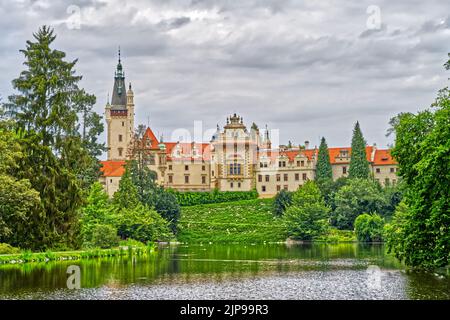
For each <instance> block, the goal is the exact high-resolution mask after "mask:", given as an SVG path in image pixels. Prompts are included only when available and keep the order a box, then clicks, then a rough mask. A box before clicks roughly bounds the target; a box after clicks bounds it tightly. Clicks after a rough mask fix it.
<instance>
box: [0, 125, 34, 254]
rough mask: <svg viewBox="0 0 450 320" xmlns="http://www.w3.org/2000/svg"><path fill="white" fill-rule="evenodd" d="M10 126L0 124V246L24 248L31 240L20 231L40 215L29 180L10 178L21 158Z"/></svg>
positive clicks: (17, 141) (16, 137)
mask: <svg viewBox="0 0 450 320" xmlns="http://www.w3.org/2000/svg"><path fill="white" fill-rule="evenodd" d="M11 126H12V123H11V122H10V121H4V120H0V136H1V137H2V138H1V139H0V242H7V243H10V244H13V245H20V246H22V247H25V242H26V243H28V241H29V240H28V239H29V238H31V236H30V234H28V233H27V232H24V230H26V229H27V225H28V224H29V223H30V221H32V219H33V218H34V217H35V216H39V215H40V213H41V207H40V198H39V193H38V192H37V191H36V190H34V189H33V188H32V187H31V184H30V181H29V180H27V179H16V178H14V177H13V176H12V175H11V173H12V172H13V171H14V170H16V169H17V168H18V167H19V166H18V161H19V160H20V159H21V158H23V153H22V148H21V146H20V140H19V139H18V136H17V135H16V134H15V133H14V132H12V131H11V130H10V127H11Z"/></svg>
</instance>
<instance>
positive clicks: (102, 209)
mask: <svg viewBox="0 0 450 320" xmlns="http://www.w3.org/2000/svg"><path fill="white" fill-rule="evenodd" d="M99 225H102V226H105V225H109V226H114V225H115V216H114V214H113V206H112V205H111V203H110V200H109V197H108V195H107V194H106V192H105V191H104V190H103V186H102V185H101V184H100V183H99V182H95V183H94V184H92V186H91V188H90V190H89V195H88V197H87V200H86V204H85V206H84V207H83V209H82V214H81V236H82V239H83V246H85V247H91V246H96V244H95V242H96V240H94V231H95V230H96V228H97V226H99ZM103 229H105V228H103ZM103 229H102V230H101V232H100V231H99V232H100V234H103V235H104V234H105V232H106V231H105V230H103ZM115 233H116V236H117V230H116V231H115ZM97 240H98V239H97ZM97 245H98V244H97Z"/></svg>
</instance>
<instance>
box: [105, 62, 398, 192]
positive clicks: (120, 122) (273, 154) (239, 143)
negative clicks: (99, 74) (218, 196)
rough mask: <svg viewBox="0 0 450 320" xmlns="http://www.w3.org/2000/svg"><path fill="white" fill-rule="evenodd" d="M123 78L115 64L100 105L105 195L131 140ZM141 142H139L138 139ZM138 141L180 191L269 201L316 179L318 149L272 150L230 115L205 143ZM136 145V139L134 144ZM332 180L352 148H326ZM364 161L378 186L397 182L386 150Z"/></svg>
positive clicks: (129, 95)
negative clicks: (109, 92) (108, 94)
mask: <svg viewBox="0 0 450 320" xmlns="http://www.w3.org/2000/svg"><path fill="white" fill-rule="evenodd" d="M124 83H125V75H124V72H123V70H122V65H121V63H120V59H119V64H118V66H117V70H116V74H115V78H114V91H113V97H112V101H111V104H110V103H109V102H108V104H107V105H106V107H105V118H106V124H107V139H108V159H107V161H102V164H103V168H102V170H103V176H102V177H101V179H100V181H101V182H102V183H103V185H104V186H105V190H106V191H107V192H108V194H109V195H110V196H112V195H113V194H114V192H116V191H117V189H118V186H119V181H120V177H121V176H122V174H123V173H124V168H123V166H124V165H125V160H129V159H130V157H131V156H130V153H129V152H128V150H129V148H130V145H131V143H132V142H133V137H134V133H133V128H134V101H133V96H134V95H133V91H132V90H131V84H130V85H129V89H128V91H127V92H126V95H125V96H124V94H125V92H124V91H123V90H124V89H123V86H124ZM140 139H141V138H140ZM142 139H143V140H142V143H143V145H144V146H145V148H146V150H147V152H148V153H149V154H150V155H151V161H150V162H149V164H148V166H149V168H150V169H151V170H153V171H155V172H156V174H157V183H159V184H160V185H162V186H164V187H166V188H173V189H176V190H180V191H210V190H213V189H219V190H221V191H250V190H252V189H256V190H257V191H258V193H259V194H260V196H261V197H272V196H274V195H275V194H276V193H277V192H279V191H280V190H282V189H285V190H289V191H295V190H297V189H298V188H299V187H301V186H302V185H303V184H304V183H305V182H306V181H308V180H313V179H314V178H315V167H316V163H317V155H318V150H317V148H314V149H310V148H308V145H309V143H308V142H307V141H306V142H305V147H302V148H300V147H296V148H292V147H290V148H288V147H279V148H272V143H271V140H270V135H269V130H268V129H267V127H266V128H265V130H264V133H261V132H260V130H259V128H258V127H257V126H256V125H255V124H253V125H252V126H251V128H250V130H248V129H247V127H246V126H245V124H244V121H243V119H242V117H240V116H238V115H236V114H233V115H231V116H230V117H228V118H227V119H226V124H225V126H224V128H223V130H220V127H219V126H217V131H216V133H215V134H214V135H213V137H212V138H211V141H209V142H208V143H199V142H191V143H186V142H162V141H160V140H162V139H158V138H157V137H156V136H155V134H154V133H153V131H152V129H151V128H147V129H146V131H145V133H144V134H143V137H142ZM139 141H141V140H139ZM329 154H330V162H331V165H332V170H333V179H335V180H336V179H338V178H340V177H345V176H347V175H348V170H349V166H350V156H351V148H349V147H342V148H329ZM366 155H367V160H368V161H369V164H370V170H371V172H372V174H373V177H374V179H376V180H377V181H379V182H380V183H381V184H382V185H387V184H395V183H396V182H397V181H398V177H397V174H396V172H397V163H396V162H395V161H394V160H393V159H392V157H391V156H390V152H389V150H382V149H377V147H376V145H373V146H367V147H366Z"/></svg>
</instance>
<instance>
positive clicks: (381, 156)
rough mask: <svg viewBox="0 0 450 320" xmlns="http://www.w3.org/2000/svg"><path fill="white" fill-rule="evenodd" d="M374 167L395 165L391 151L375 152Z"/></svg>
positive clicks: (380, 150)
mask: <svg viewBox="0 0 450 320" xmlns="http://www.w3.org/2000/svg"><path fill="white" fill-rule="evenodd" d="M373 162H374V165H387V164H397V161H395V160H394V158H392V156H391V150H389V149H379V150H376V151H375V157H374V161H373Z"/></svg>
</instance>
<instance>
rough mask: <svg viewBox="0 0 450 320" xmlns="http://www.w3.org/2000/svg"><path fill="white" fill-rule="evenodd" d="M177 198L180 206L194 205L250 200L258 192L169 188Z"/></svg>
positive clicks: (255, 196)
mask: <svg viewBox="0 0 450 320" xmlns="http://www.w3.org/2000/svg"><path fill="white" fill-rule="evenodd" d="M169 192H171V193H173V194H174V195H175V197H176V198H177V202H178V203H179V204H180V206H195V205H199V204H208V203H222V202H230V201H240V200H252V199H257V198H258V192H257V191H256V190H252V191H218V190H217V189H215V190H213V191H212V192H178V191H174V190H170V191H169Z"/></svg>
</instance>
